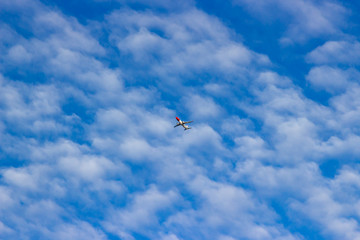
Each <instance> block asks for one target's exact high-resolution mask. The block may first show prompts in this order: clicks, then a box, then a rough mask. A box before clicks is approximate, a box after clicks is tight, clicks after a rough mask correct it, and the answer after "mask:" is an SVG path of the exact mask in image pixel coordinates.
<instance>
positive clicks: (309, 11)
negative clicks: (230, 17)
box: [233, 0, 348, 44]
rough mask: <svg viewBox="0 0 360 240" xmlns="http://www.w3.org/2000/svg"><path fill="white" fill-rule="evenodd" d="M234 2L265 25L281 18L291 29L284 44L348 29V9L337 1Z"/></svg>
mask: <svg viewBox="0 0 360 240" xmlns="http://www.w3.org/2000/svg"><path fill="white" fill-rule="evenodd" d="M233 2H234V3H235V4H237V5H241V6H244V7H245V8H246V9H247V10H248V11H250V12H251V13H252V14H253V15H254V16H255V17H256V18H260V19H261V20H263V21H264V22H267V23H268V22H270V23H271V22H274V21H276V20H278V19H280V20H281V22H283V23H284V24H285V26H286V27H287V30H286V32H285V34H284V36H283V38H282V39H281V42H282V43H283V44H292V43H294V42H295V43H296V42H304V41H307V40H308V39H311V38H314V37H321V36H328V35H335V34H340V33H341V27H343V26H346V21H345V19H346V16H347V14H348V11H347V10H346V8H345V7H343V6H342V5H340V4H339V3H337V2H333V1H331V2H330V1H309V0H291V1H282V0H271V1H266V0H260V1H257V2H256V4H254V2H253V1H250V0H234V1H233ZM274 11H275V12H276V14H274Z"/></svg>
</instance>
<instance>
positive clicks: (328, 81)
mask: <svg viewBox="0 0 360 240" xmlns="http://www.w3.org/2000/svg"><path fill="white" fill-rule="evenodd" d="M306 79H307V80H308V81H309V82H310V83H311V85H312V86H314V88H316V89H319V90H326V91H327V92H330V93H338V92H342V91H344V90H345V89H346V88H347V87H348V86H349V81H348V79H349V72H347V71H344V70H341V69H338V68H331V67H328V66H320V67H314V68H312V69H311V70H310V72H309V74H308V75H307V76H306Z"/></svg>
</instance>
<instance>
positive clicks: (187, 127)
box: [174, 117, 193, 131]
mask: <svg viewBox="0 0 360 240" xmlns="http://www.w3.org/2000/svg"><path fill="white" fill-rule="evenodd" d="M176 120H177V121H178V123H177V124H176V125H175V126H174V128H176V127H178V126H180V125H181V126H183V127H184V131H186V130H189V129H191V127H189V126H187V125H185V124H186V123H191V122H193V121H188V122H183V121H181V120H180V118H178V117H176Z"/></svg>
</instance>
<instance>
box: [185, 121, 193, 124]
mask: <svg viewBox="0 0 360 240" xmlns="http://www.w3.org/2000/svg"><path fill="white" fill-rule="evenodd" d="M192 122H193V121H188V122H183V123H184V124H186V123H192Z"/></svg>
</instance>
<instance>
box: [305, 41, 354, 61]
mask: <svg viewBox="0 0 360 240" xmlns="http://www.w3.org/2000/svg"><path fill="white" fill-rule="evenodd" d="M359 56H360V43H359V42H357V41H354V42H348V41H328V42H326V43H324V44H323V45H321V46H319V47H317V48H315V49H314V50H313V51H311V52H310V53H308V54H307V55H306V60H307V61H308V62H311V63H315V64H359V63H360V57H359Z"/></svg>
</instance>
